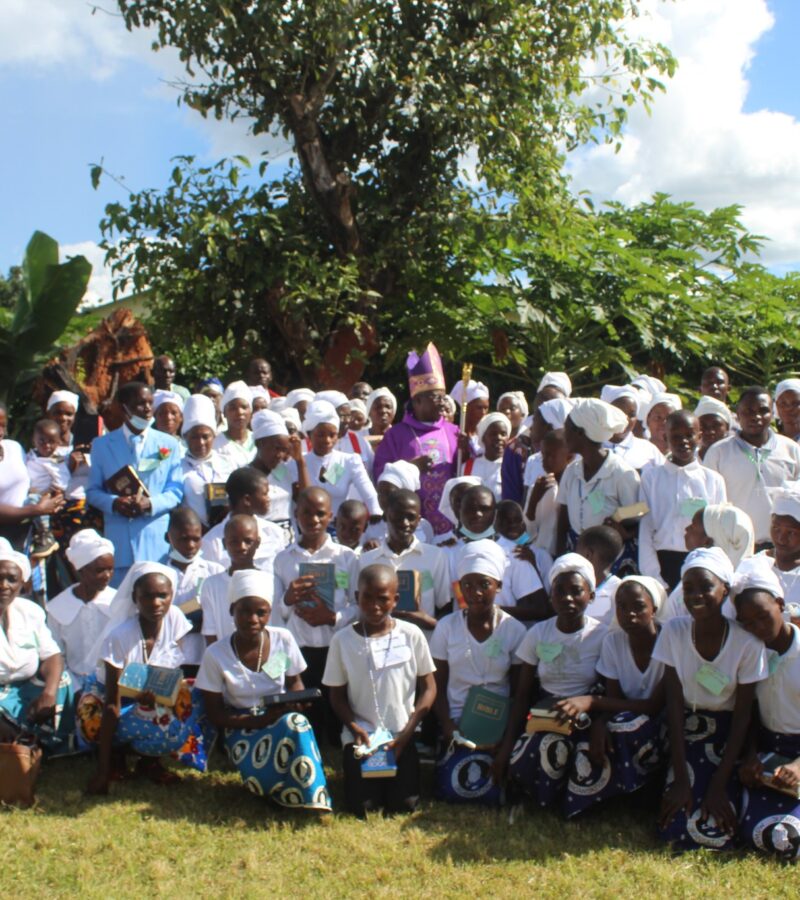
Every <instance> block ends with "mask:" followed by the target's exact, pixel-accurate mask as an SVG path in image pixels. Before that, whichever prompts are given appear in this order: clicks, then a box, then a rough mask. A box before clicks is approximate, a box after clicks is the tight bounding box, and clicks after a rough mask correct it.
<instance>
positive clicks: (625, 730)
mask: <svg viewBox="0 0 800 900" xmlns="http://www.w3.org/2000/svg"><path fill="white" fill-rule="evenodd" d="M607 728H608V735H609V737H610V739H611V747H612V750H611V755H610V756H606V757H604V759H603V765H602V766H595V765H593V764H592V762H591V760H590V759H589V739H588V732H586V731H583V732H579V733H578V735H579V739H578V741H577V743H576V744H575V752H574V756H573V758H572V765H571V766H570V770H569V777H568V780H567V789H566V796H565V802H564V812H565V814H566V815H567V817H568V818H572V816H576V815H578V813H581V812H583V811H584V810H585V809H588V808H589V807H590V806H593V805H594V804H595V803H600V802H602V801H603V800H609V799H610V798H611V797H616V796H618V795H620V794H632V793H633V792H634V791H638V790H639V788H641V787H644V785H646V784H648V783H649V782H651V781H652V780H653V779H654V778H655V777H657V776H658V775H659V773H661V771H662V770H663V768H664V766H665V765H666V761H667V759H668V755H667V740H666V728H665V725H664V719H663V716H654V717H651V716H646V715H642V714H638V713H633V712H623V713H618V714H617V715H616V716H614V717H613V718H611V719H609V721H608V724H607Z"/></svg>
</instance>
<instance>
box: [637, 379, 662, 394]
mask: <svg viewBox="0 0 800 900" xmlns="http://www.w3.org/2000/svg"><path fill="white" fill-rule="evenodd" d="M631 384H632V385H633V386H634V387H640V388H642V389H643V390H645V391H647V393H648V394H663V393H664V392H665V391H666V389H667V386H666V385H665V384H664V382H663V381H662V380H661V379H660V378H654V377H653V376H652V375H637V376H636V378H634V379H633V381H632V382H631Z"/></svg>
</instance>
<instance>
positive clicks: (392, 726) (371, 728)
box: [322, 565, 436, 818]
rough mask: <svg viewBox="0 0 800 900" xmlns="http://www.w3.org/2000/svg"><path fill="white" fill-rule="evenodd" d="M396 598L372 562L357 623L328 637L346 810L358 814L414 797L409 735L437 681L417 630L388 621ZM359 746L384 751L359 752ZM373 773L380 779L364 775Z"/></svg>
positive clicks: (364, 574)
mask: <svg viewBox="0 0 800 900" xmlns="http://www.w3.org/2000/svg"><path fill="white" fill-rule="evenodd" d="M397 597H398V589H397V574H396V573H395V571H394V569H392V568H391V567H389V566H384V565H372V566H366V567H365V568H363V569H362V570H361V572H360V573H359V576H358V594H357V599H358V608H359V613H360V620H359V621H358V622H357V623H355V624H354V625H348V626H345V627H344V628H343V629H342V630H341V631H338V632H337V633H336V634H335V635H334V636H333V640H332V641H331V647H330V650H329V651H328V660H327V663H326V665H325V674H324V675H323V676H322V683H323V684H326V685H327V686H328V687H329V688H330V699H331V706H332V707H333V711H334V712H335V713H336V715H337V716H338V717H339V719H340V720H341V722H342V723H343V725H344V728H343V729H342V743H343V744H344V757H343V761H342V764H343V767H344V790H345V798H346V802H347V808H348V810H350V812H352V813H354V814H355V815H357V816H359V817H360V818H365V816H366V814H367V812H372V811H377V810H378V809H380V808H383V809H384V810H385V811H386V812H390V813H400V812H413V810H414V809H415V808H416V806H417V803H418V801H419V793H420V786H419V781H420V778H419V757H418V756H417V750H416V747H415V745H414V732H415V731H416V728H417V725H419V723H420V722H421V721H422V719H423V718H424V717H425V716H426V715H427V714H428V713H429V712H430V710H431V707H432V706H433V701H434V700H435V699H436V682H435V681H434V677H433V672H434V666H433V660H432V659H431V654H430V650H429V649H428V644H427V641H426V640H425V635H424V634H423V633H422V631H421V629H419V628H417V626H416V625H412V624H411V623H410V622H404V621H402V620H401V619H393V618H392V610H393V609H394V608H395V606H396V605H397ZM363 747H367V748H369V750H370V751H372V750H378V751H379V753H380V751H381V750H383V751H385V754H384V753H380V756H374V759H373V754H372V753H371V754H370V755H369V756H362V755H361V754H362V753H363V752H364V751H363V750H362V749H361V748H363ZM357 753H358V755H357ZM392 755H393V756H394V758H395V763H396V764H395V766H394V768H392V760H391V757H392ZM379 759H380V760H381V761H383V762H385V765H383V767H382V769H381V770H379V771H378V770H376V768H375V767H373V765H372V764H374V763H375V762H376V761H377V760H379ZM376 774H377V775H379V776H380V777H370V776H374V775H376Z"/></svg>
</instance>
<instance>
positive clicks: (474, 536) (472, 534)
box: [461, 524, 496, 541]
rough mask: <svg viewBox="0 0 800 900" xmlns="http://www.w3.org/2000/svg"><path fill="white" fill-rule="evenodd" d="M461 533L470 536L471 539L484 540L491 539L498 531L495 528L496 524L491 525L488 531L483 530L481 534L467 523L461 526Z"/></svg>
mask: <svg viewBox="0 0 800 900" xmlns="http://www.w3.org/2000/svg"><path fill="white" fill-rule="evenodd" d="M461 534H463V535H464V537H465V538H468V539H469V540H471V541H482V540H486V539H487V538H488V539H491V538H493V537H494V536H495V534H496V532H495V530H494V525H490V526H489V527H488V528H487V529H486V531H482V532H481V533H480V534H476V533H475V532H474V531H470V530H469V528H467V526H466V525H463V524H462V526H461Z"/></svg>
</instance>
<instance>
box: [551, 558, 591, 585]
mask: <svg viewBox="0 0 800 900" xmlns="http://www.w3.org/2000/svg"><path fill="white" fill-rule="evenodd" d="M565 572H577V573H578V575H580V576H581V578H583V580H584V581H585V582H586V583H587V584H588V585H589V590H590V591H592V592H594V589H595V588H596V587H597V582H596V580H595V577H594V566H593V565H592V564H591V563H590V562H589V560H588V559H586V557H585V556H581V555H580V553H565V554H564V555H563V556H559V557H558V559H557V560H555V562H554V563H553V565H552V566H551V567H550V573H549V575H548V580H549V582H550V588H551V589H552V587H553V584H555V580H556V578H558V576H559V575H563V574H564V573H565Z"/></svg>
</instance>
